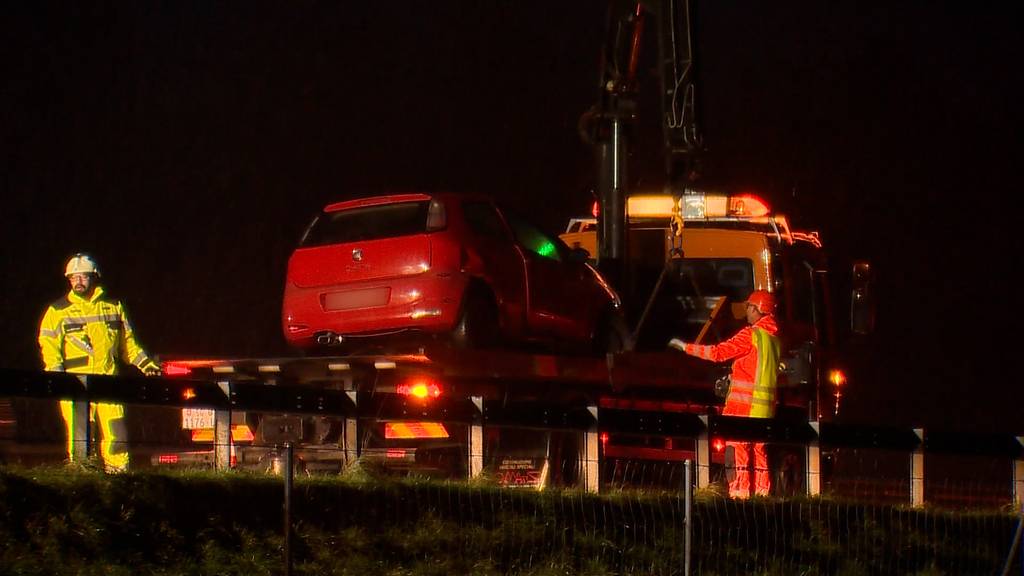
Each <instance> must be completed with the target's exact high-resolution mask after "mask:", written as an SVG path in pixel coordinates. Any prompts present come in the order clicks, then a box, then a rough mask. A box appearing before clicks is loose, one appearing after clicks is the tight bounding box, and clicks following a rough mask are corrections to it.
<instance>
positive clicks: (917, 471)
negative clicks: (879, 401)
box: [910, 428, 924, 506]
mask: <svg viewBox="0 0 1024 576" xmlns="http://www.w3.org/2000/svg"><path fill="white" fill-rule="evenodd" d="M914 434H915V435H917V440H918V443H917V448H914V451H913V452H912V453H911V454H910V505H911V506H924V428H914Z"/></svg>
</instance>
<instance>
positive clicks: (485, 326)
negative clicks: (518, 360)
mask: <svg viewBox="0 0 1024 576" xmlns="http://www.w3.org/2000/svg"><path fill="white" fill-rule="evenodd" d="M498 336H499V335H498V308H497V306H495V304H494V300H493V299H492V298H490V296H488V295H486V294H485V293H484V292H482V291H481V290H472V291H470V292H468V293H467V294H466V296H465V298H463V302H462V313H461V314H459V321H458V322H457V323H456V324H455V330H454V331H453V332H452V344H453V345H454V346H455V347H456V348H460V349H465V350H473V349H475V350H479V349H484V348H491V347H493V346H495V345H496V344H497V343H498V341H499V337H498Z"/></svg>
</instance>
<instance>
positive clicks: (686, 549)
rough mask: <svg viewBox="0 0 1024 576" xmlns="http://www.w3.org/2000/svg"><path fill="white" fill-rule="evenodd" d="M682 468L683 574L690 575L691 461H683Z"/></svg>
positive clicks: (691, 536)
mask: <svg viewBox="0 0 1024 576" xmlns="http://www.w3.org/2000/svg"><path fill="white" fill-rule="evenodd" d="M683 468H684V471H685V474H684V475H683V476H684V480H683V481H684V482H686V486H685V487H684V488H683V495H684V496H683V501H684V502H685V503H686V504H685V506H686V514H685V517H684V521H685V522H686V526H685V527H684V528H683V575H684V576H690V555H691V551H692V550H693V548H692V547H691V546H692V543H693V477H692V476H693V462H692V461H690V460H689V459H687V460H686V461H684V462H683Z"/></svg>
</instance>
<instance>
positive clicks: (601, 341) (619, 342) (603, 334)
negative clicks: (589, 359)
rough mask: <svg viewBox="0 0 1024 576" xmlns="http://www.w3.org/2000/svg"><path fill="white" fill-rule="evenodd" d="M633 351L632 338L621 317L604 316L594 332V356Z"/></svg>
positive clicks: (610, 314) (610, 313) (613, 314)
mask: <svg viewBox="0 0 1024 576" xmlns="http://www.w3.org/2000/svg"><path fill="white" fill-rule="evenodd" d="M632 349H633V338H632V336H631V335H630V333H629V329H628V328H626V321H625V320H623V318H622V316H621V315H619V314H615V313H614V312H609V313H608V314H605V315H604V316H603V317H602V319H601V321H600V322H599V323H598V326H597V330H595V331H594V341H593V351H594V353H596V354H614V353H616V352H623V351H626V350H632Z"/></svg>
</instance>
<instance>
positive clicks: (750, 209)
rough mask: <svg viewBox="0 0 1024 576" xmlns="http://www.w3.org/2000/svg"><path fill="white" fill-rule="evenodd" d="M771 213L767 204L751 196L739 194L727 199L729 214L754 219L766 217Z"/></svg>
mask: <svg viewBox="0 0 1024 576" xmlns="http://www.w3.org/2000/svg"><path fill="white" fill-rule="evenodd" d="M769 212H771V209H770V208H769V207H768V203H767V202H765V201H764V200H762V199H761V198H758V197H757V196H754V195H753V194H741V195H739V196H730V197H729V214H730V215H731V216H745V217H751V218H756V217H758V216H767V215H768V213H769Z"/></svg>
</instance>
